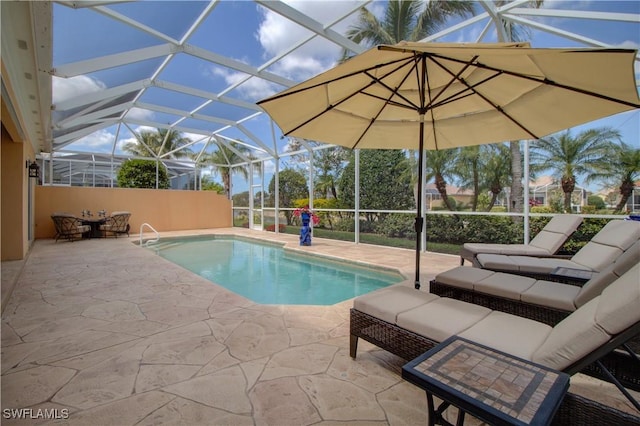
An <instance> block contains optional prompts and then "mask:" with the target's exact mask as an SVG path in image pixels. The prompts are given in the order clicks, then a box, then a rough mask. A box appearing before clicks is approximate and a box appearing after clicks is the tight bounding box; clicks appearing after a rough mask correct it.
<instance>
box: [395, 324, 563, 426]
mask: <svg viewBox="0 0 640 426" xmlns="http://www.w3.org/2000/svg"><path fill="white" fill-rule="evenodd" d="M402 377H403V378H404V379H405V380H407V381H409V382H411V383H413V384H414V385H416V386H418V387H420V388H422V389H424V390H425V391H426V393H427V405H428V410H429V424H430V425H435V424H443V425H449V424H450V423H449V422H447V421H446V420H445V419H444V418H443V416H442V415H443V412H444V411H445V410H446V409H447V408H448V407H449V406H450V405H453V406H455V407H458V408H459V409H460V411H459V412H458V419H457V424H458V425H462V424H463V422H464V416H465V413H469V414H471V415H472V416H474V417H477V418H478V419H480V420H482V421H485V422H488V423H489V424H492V425H547V424H549V423H550V422H551V420H552V419H553V416H554V415H555V413H556V411H557V409H558V407H559V406H560V403H561V402H562V399H563V398H564V395H565V393H566V392H567V390H568V388H569V375H568V374H566V373H563V372H560V371H556V370H552V369H549V368H546V367H544V366H541V365H538V364H534V363H531V362H529V361H527V360H524V359H521V358H516V357H513V356H511V355H509V354H506V353H503V352H500V351H496V350H493V349H491V348H488V347H486V346H482V345H479V344H477V343H474V342H471V341H469V340H466V339H463V338H461V337H457V336H453V337H451V338H449V339H447V340H445V341H444V342H442V343H441V344H439V345H438V346H436V347H434V348H433V349H431V350H430V351H428V352H425V353H424V354H423V355H421V356H419V357H417V358H416V359H414V360H413V361H410V362H409V363H407V364H405V365H404V367H402ZM434 396H436V397H438V398H440V399H442V400H443V402H442V403H441V404H440V405H439V406H438V408H437V409H436V408H435V406H434V402H433V397H434Z"/></svg>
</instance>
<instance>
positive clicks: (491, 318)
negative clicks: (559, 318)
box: [459, 311, 551, 359]
mask: <svg viewBox="0 0 640 426" xmlns="http://www.w3.org/2000/svg"><path fill="white" fill-rule="evenodd" d="M550 333H551V327H550V326H548V325H546V324H543V323H540V322H537V321H533V320H530V319H527V318H522V317H517V316H514V315H510V314H506V313H504V312H499V311H492V312H491V313H490V314H489V315H487V316H486V317H484V318H483V319H481V320H480V321H479V322H478V323H477V324H475V325H473V326H471V327H470V328H468V329H467V330H465V331H463V332H462V333H460V334H459V335H460V336H461V337H464V338H467V339H469V340H472V341H474V342H477V343H480V344H483V345H486V346H489V347H491V348H493V349H497V350H499V351H503V352H507V353H510V354H512V355H515V356H519V357H521V358H525V359H531V357H532V355H533V353H534V352H535V350H536V349H537V348H539V347H540V345H542V343H543V342H544V341H545V340H546V339H547V336H549V334H550Z"/></svg>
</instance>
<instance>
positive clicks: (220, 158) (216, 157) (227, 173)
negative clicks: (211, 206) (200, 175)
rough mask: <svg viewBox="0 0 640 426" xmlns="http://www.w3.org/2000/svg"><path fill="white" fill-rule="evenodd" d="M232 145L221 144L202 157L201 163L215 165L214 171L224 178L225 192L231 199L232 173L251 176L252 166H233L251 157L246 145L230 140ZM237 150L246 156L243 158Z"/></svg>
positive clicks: (246, 176)
mask: <svg viewBox="0 0 640 426" xmlns="http://www.w3.org/2000/svg"><path fill="white" fill-rule="evenodd" d="M229 144H230V145H231V147H232V148H233V149H232V148H229V147H228V146H226V145H224V144H219V145H218V149H217V150H216V151H213V152H211V153H208V154H204V155H203V156H202V157H201V158H200V164H204V165H208V166H211V167H213V169H214V171H215V172H216V173H218V174H219V175H220V178H221V179H222V185H223V186H224V192H225V194H226V196H227V198H229V199H231V174H232V173H238V174H240V175H242V176H243V177H244V178H245V179H248V178H249V172H250V168H249V165H248V164H244V165H241V166H235V167H233V168H232V167H231V165H233V164H237V163H242V162H244V161H246V160H245V158H249V159H250V158H251V155H250V150H249V148H247V147H245V146H244V145H240V144H234V143H232V142H229ZM237 152H239V153H240V154H242V156H244V157H245V158H242V156H241V155H239V154H238V153H237Z"/></svg>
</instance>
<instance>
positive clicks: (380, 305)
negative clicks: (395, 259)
mask: <svg viewBox="0 0 640 426" xmlns="http://www.w3.org/2000/svg"><path fill="white" fill-rule="evenodd" d="M438 298H439V297H438V296H436V295H434V294H431V293H427V292H426V291H421V290H416V289H414V288H412V287H409V286H407V285H403V284H402V283H400V284H397V285H394V286H392V287H388V288H384V289H381V290H378V291H374V292H371V293H369V294H365V295H363V296H360V297H357V298H356V299H355V300H354V302H353V307H354V308H355V309H357V310H359V311H360V312H364V313H365V314H369V315H371V316H373V317H376V318H379V319H381V320H383V321H386V322H390V323H391V324H395V323H396V320H397V316H398V315H399V314H401V313H402V312H405V311H408V310H410V309H413V308H416V307H418V306H420V305H424V304H425V303H429V302H432V301H434V300H436V299H438Z"/></svg>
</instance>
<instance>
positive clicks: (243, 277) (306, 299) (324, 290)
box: [151, 236, 404, 305]
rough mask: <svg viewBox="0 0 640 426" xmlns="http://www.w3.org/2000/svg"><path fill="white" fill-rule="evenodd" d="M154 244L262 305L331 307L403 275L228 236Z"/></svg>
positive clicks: (160, 251)
mask: <svg viewBox="0 0 640 426" xmlns="http://www.w3.org/2000/svg"><path fill="white" fill-rule="evenodd" d="M151 248H152V249H153V250H154V251H156V253H157V254H159V255H160V256H162V257H163V258H165V259H167V260H169V261H171V262H173V263H176V264H178V265H180V266H182V267H183V268H185V269H188V270H190V271H191V272H194V273H196V274H198V275H200V276H202V277H204V278H206V279H208V280H209V281H212V282H214V283H216V284H219V285H221V286H223V287H225V288H227V289H229V290H231V291H233V292H234V293H237V294H240V295H242V296H244V297H246V298H248V299H250V300H252V301H254V302H256V303H263V304H283V305H333V304H335V303H338V302H341V301H343V300H347V299H351V298H353V297H356V296H359V295H361V294H365V293H368V292H370V291H373V290H376V289H379V288H382V287H386V286H389V285H391V284H394V283H397V282H400V281H402V280H403V279H404V278H403V277H402V276H401V275H400V274H398V273H395V272H392V271H388V270H383V269H377V268H376V269H373V268H364V267H360V266H358V265H354V264H349V263H343V262H335V261H331V260H325V259H322V258H319V257H317V256H308V255H300V254H296V253H292V252H290V251H288V250H284V249H283V248H282V247H281V246H277V245H271V244H265V243H261V242H254V241H249V240H245V239H236V238H230V237H211V236H209V237H207V238H203V237H193V238H180V239H170V240H165V241H163V242H161V243H160V244H158V245H157V246H155V247H153V246H152V247H151Z"/></svg>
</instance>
